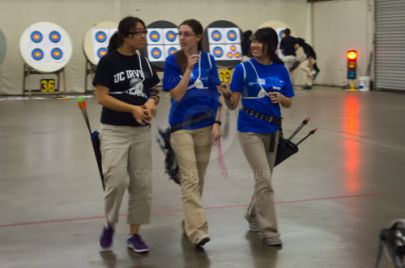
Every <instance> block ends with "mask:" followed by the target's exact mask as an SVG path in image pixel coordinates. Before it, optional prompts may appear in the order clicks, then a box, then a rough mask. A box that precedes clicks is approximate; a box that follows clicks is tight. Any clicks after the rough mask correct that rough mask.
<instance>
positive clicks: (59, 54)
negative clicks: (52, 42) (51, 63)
mask: <svg viewBox="0 0 405 268" xmlns="http://www.w3.org/2000/svg"><path fill="white" fill-rule="evenodd" d="M51 57H52V58H53V59H55V60H60V59H61V58H62V57H63V51H62V49H60V48H57V47H56V48H54V49H52V50H51Z"/></svg>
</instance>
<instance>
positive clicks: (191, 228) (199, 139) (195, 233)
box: [163, 19, 221, 247]
mask: <svg viewBox="0 0 405 268" xmlns="http://www.w3.org/2000/svg"><path fill="white" fill-rule="evenodd" d="M202 35H203V27H202V26H201V23H200V22H198V21H197V20H194V19H190V20H186V21H184V22H182V23H181V24H180V27H179V40H180V46H181V50H179V51H178V52H177V53H175V54H173V55H171V56H169V57H167V59H166V63H165V68H164V78H163V90H165V91H169V92H170V96H171V108H170V115H169V123H170V126H171V129H172V130H173V132H172V134H171V138H170V143H171V146H172V148H173V151H174V153H175V156H176V160H177V162H178V164H179V168H180V170H179V175H180V185H181V194H182V203H183V209H184V214H185V215H184V220H183V222H182V226H183V231H184V233H185V234H186V235H187V237H188V239H189V240H190V241H191V243H193V244H194V245H195V246H196V247H201V246H203V245H204V244H205V243H207V242H208V241H209V240H210V238H209V236H208V224H207V216H206V213H205V211H204V209H203V208H202V205H201V195H202V192H203V184H204V176H205V171H206V169H207V165H208V161H209V158H210V153H211V146H212V144H213V143H215V142H216V141H218V139H219V138H220V137H221V129H220V125H221V122H220V121H219V119H220V118H219V115H220V108H219V93H218V88H217V86H218V85H219V84H220V80H219V78H218V71H217V67H216V63H215V60H214V58H213V57H212V56H211V55H209V54H208V53H206V52H202V51H201V47H202Z"/></svg>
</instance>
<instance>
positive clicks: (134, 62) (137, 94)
mask: <svg viewBox="0 0 405 268" xmlns="http://www.w3.org/2000/svg"><path fill="white" fill-rule="evenodd" d="M159 81H160V80H159V78H158V76H157V74H156V71H155V70H154V69H153V68H152V67H151V65H150V63H149V61H148V60H147V59H146V58H144V57H142V56H140V55H139V54H135V55H133V56H125V55H122V54H121V53H119V52H118V51H116V50H114V51H111V52H108V53H107V54H106V55H105V56H104V57H102V58H101V59H100V61H99V63H98V65H97V70H96V74H95V76H94V80H93V85H94V86H97V85H100V86H104V87H107V88H108V89H109V90H110V93H109V94H110V96H112V97H114V98H116V99H118V100H120V101H123V102H126V103H129V104H133V105H143V104H145V102H146V101H147V100H148V98H149V97H150V96H151V95H152V93H153V91H152V88H153V87H154V86H156V85H157V84H158V83H159ZM101 123H103V124H109V125H117V126H141V125H140V124H138V123H137V122H136V121H135V118H134V117H133V116H132V114H131V113H126V112H117V111H114V110H111V109H109V108H107V107H104V106H103V110H102V112H101Z"/></svg>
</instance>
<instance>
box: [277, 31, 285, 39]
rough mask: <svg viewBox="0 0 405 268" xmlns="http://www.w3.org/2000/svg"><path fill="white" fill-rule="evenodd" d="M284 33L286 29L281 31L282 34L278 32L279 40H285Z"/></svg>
mask: <svg viewBox="0 0 405 268" xmlns="http://www.w3.org/2000/svg"><path fill="white" fill-rule="evenodd" d="M284 31H285V29H284V30H281V31H280V32H278V39H279V40H281V39H283V33H284Z"/></svg>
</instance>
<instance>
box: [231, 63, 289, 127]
mask: <svg viewBox="0 0 405 268" xmlns="http://www.w3.org/2000/svg"><path fill="white" fill-rule="evenodd" d="M253 67H254V68H253ZM256 72H257V74H256ZM230 89H231V91H233V92H239V93H240V95H241V99H242V105H243V106H244V107H246V108H249V109H251V110H254V111H256V112H258V113H261V114H265V115H268V116H273V117H276V118H280V117H281V111H280V105H279V104H278V103H276V104H273V103H271V100H270V97H269V96H268V95H267V94H268V93H270V92H279V93H281V94H283V95H284V96H286V97H289V98H290V97H293V96H294V90H293V87H292V84H291V80H290V75H289V74H288V71H287V69H286V68H285V67H284V65H283V64H280V63H273V64H270V65H263V64H260V63H259V62H257V60H256V59H255V58H253V59H251V60H249V61H247V62H243V63H240V64H238V65H237V66H236V67H235V70H234V72H233V76H232V82H231V85H230ZM278 129H279V126H278V125H276V124H272V123H269V122H266V121H264V120H262V119H259V118H257V117H255V116H253V115H250V114H248V113H246V112H244V111H242V110H240V111H239V116H238V131H240V132H254V133H260V134H270V133H274V132H276V131H277V130H278Z"/></svg>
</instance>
